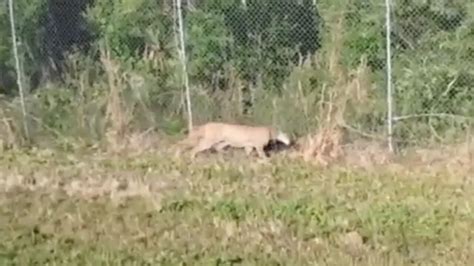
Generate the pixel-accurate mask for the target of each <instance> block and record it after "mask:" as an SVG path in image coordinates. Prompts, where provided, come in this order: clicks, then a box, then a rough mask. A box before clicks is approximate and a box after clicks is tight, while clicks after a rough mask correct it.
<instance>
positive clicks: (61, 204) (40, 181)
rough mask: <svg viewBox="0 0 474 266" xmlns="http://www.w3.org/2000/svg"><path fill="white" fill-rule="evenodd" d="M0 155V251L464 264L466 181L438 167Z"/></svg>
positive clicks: (168, 259) (93, 261) (119, 257)
mask: <svg viewBox="0 0 474 266" xmlns="http://www.w3.org/2000/svg"><path fill="white" fill-rule="evenodd" d="M206 157H207V158H206ZM216 158H217V159H216ZM239 158H240V157H239ZM0 160H1V162H0V188H1V193H0V222H1V224H2V226H0V264H2V265H32V264H38V265H48V264H50V265H102V264H103V265H122V264H123V265H157V264H162V265H183V263H185V264H186V265H196V264H197V265H233V264H239V263H240V264H242V265H315V264H319V265H351V263H356V264H357V265H407V264H418V265H468V262H469V261H471V259H472V255H471V254H474V253H473V252H474V247H473V245H472V236H473V235H474V232H473V231H474V214H473V213H472V210H471V208H472V204H473V203H474V194H472V191H474V190H473V185H472V184H470V183H469V182H465V181H462V180H459V181H458V182H453V180H456V177H454V176H446V175H443V174H441V173H438V174H435V173H428V172H427V171H417V172H412V171H391V170H389V169H386V170H384V169H378V170H377V171H368V170H357V171H356V170H350V169H347V168H344V167H334V168H328V169H320V168H317V167H315V166H310V165H308V164H305V163H302V162H301V161H297V160H289V159H285V158H283V157H279V158H274V159H272V160H270V162H271V163H270V164H260V163H258V162H252V161H250V160H248V159H245V158H244V157H241V158H240V159H239V161H236V162H229V158H227V157H225V158H224V157H221V156H219V155H216V154H211V155H208V156H206V155H203V156H201V158H199V162H197V163H192V162H191V161H190V160H188V159H186V158H185V157H182V158H180V159H172V158H170V157H167V156H166V155H163V154H158V153H157V154H152V153H150V154H143V155H141V156H138V157H131V156H126V155H123V156H106V155H98V154H83V155H78V154H76V155H72V154H60V153H57V152H54V151H50V152H45V151H36V152H29V153H25V152H7V153H3V154H2V158H1V159H0ZM425 172H426V173H425ZM463 180H464V179H463ZM350 232H356V235H357V236H360V237H361V238H362V242H363V244H361V246H360V247H358V249H355V248H356V247H351V245H353V246H354V245H358V244H357V242H349V243H352V244H349V246H348V245H347V244H344V242H345V240H346V239H347V236H348V235H349V233H350ZM353 249H355V250H356V252H353V251H351V250H353Z"/></svg>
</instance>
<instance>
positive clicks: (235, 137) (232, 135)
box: [178, 122, 290, 158]
mask: <svg viewBox="0 0 474 266" xmlns="http://www.w3.org/2000/svg"><path fill="white" fill-rule="evenodd" d="M271 140H277V141H280V142H282V143H284V144H286V145H290V138H289V137H288V135H287V134H285V133H283V132H282V131H280V130H278V129H276V128H273V127H266V126H247V125H238V124H228V123H219V122H209V123H206V124H203V125H201V126H198V127H195V128H194V129H193V130H192V131H191V132H190V133H189V134H188V137H187V138H186V139H184V140H182V141H181V142H180V143H178V144H179V145H183V144H187V145H190V146H193V149H192V151H191V158H195V157H196V154H198V153H199V152H202V151H205V150H208V149H211V148H214V149H216V151H218V152H220V151H222V150H223V149H224V148H225V147H227V146H231V147H235V148H244V149H245V152H246V154H247V155H250V153H251V152H252V150H253V149H255V150H256V151H257V154H258V156H259V157H261V158H266V155H265V152H264V150H263V148H264V147H265V145H267V144H268V143H269V142H270V141H271Z"/></svg>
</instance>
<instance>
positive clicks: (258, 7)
mask: <svg viewBox="0 0 474 266" xmlns="http://www.w3.org/2000/svg"><path fill="white" fill-rule="evenodd" d="M386 3H389V7H390V9H387V4H386ZM386 3H385V2H383V1H378V0H364V1H348V0H337V1H334V0H318V1H314V0H261V1H251V0H238V1H218V0H186V1H182V2H178V0H167V1H151V0H142V1H108V0H95V1H90V0H75V1H54V0H49V1H45V0H43V1H32V0H18V1H14V2H13V5H14V6H13V7H14V10H15V12H14V18H15V21H16V29H17V32H16V40H17V41H18V43H16V44H14V45H16V46H17V48H18V51H19V53H18V56H17V58H18V59H19V61H20V62H21V64H20V71H19V72H18V71H16V70H15V64H14V62H15V61H14V58H15V56H14V54H13V49H12V42H11V41H12V31H11V30H8V29H9V27H7V26H8V25H7V23H8V21H9V19H8V18H9V15H8V12H6V10H7V4H6V3H5V4H2V9H0V17H1V20H0V73H1V74H0V93H3V94H5V95H8V96H9V97H10V98H8V100H5V101H3V102H8V103H9V104H10V103H12V102H15V101H14V100H12V99H14V97H16V96H17V92H18V91H19V90H18V87H17V85H16V83H15V82H12V80H14V79H15V72H18V73H20V74H22V75H21V76H20V77H22V79H23V80H24V83H25V90H26V91H27V96H26V100H25V101H26V109H28V110H27V112H28V114H29V116H31V117H35V118H34V119H30V121H29V123H31V127H32V130H33V132H32V134H33V136H32V137H33V138H34V137H35V136H34V134H36V135H40V132H41V130H42V128H49V129H54V132H56V133H55V134H59V133H58V132H61V134H63V135H67V134H78V133H79V132H82V134H85V133H84V132H87V133H86V134H89V135H90V136H92V137H94V138H98V137H100V134H101V133H100V132H102V131H103V130H102V129H103V128H104V127H105V126H106V124H107V122H106V121H105V120H106V119H105V118H103V120H104V121H101V118H100V113H101V112H103V111H102V110H103V109H104V108H105V107H104V106H105V105H107V104H109V105H110V101H106V100H104V101H102V100H100V99H101V97H102V98H104V99H110V97H111V96H110V95H112V94H111V93H110V92H109V91H108V90H107V89H106V88H110V87H114V88H118V90H119V92H120V93H119V94H120V95H121V97H122V98H123V103H122V105H124V106H126V107H124V108H125V109H127V110H126V111H124V112H123V114H122V116H120V117H125V118H123V119H122V118H121V119H122V120H123V121H125V122H122V126H125V125H126V126H133V127H137V128H140V127H150V126H152V125H156V124H158V125H160V127H161V128H165V129H166V130H169V131H173V130H177V128H179V127H180V125H181V126H182V125H183V124H182V123H181V122H179V121H181V120H183V121H184V120H186V119H187V116H185V115H183V114H186V113H189V112H190V109H191V108H186V106H189V105H187V102H188V101H187V99H188V98H187V97H185V95H186V94H185V93H184V92H185V90H186V89H188V90H189V93H190V96H189V101H190V102H191V103H192V104H191V106H190V107H192V115H193V120H194V121H195V123H200V122H204V121H207V120H211V119H213V120H214V119H220V120H226V121H231V120H233V121H253V122H255V123H266V124H276V125H278V126H280V127H283V128H285V129H286V130H287V131H289V132H292V133H294V134H295V135H302V134H305V133H308V132H311V131H315V130H318V128H321V126H322V125H323V124H325V123H326V124H327V123H328V121H330V122H334V123H338V124H343V125H344V126H345V127H346V128H348V129H351V130H352V131H354V132H359V133H361V134H362V135H364V136H381V137H382V138H383V139H384V141H387V140H389V139H387V131H388V132H392V131H393V136H392V137H393V141H394V142H395V144H396V145H397V146H398V147H403V146H406V145H414V144H415V145H421V144H430V143H438V142H440V141H443V142H445V141H456V140H462V139H463V138H464V139H465V138H466V136H467V135H469V134H470V130H471V129H472V122H473V117H474V99H473V98H474V89H473V87H474V67H473V64H474V31H473V29H474V4H472V3H471V1H468V0H458V1H442V0H439V1H408V0H391V1H386ZM387 19H389V20H387ZM180 22H181V23H180ZM387 29H388V31H387ZM387 32H388V33H389V34H387ZM387 44H390V45H389V46H387ZM183 48H184V49H183ZM387 48H389V50H387ZM387 54H389V55H390V57H389V58H388V57H387ZM105 55H107V56H105ZM388 59H391V61H390V60H388ZM390 62H392V64H393V66H392V65H391V64H390ZM105 63H108V64H107V65H108V66H110V67H109V68H105V67H104V65H105ZM387 63H389V64H387ZM183 66H185V67H183ZM186 80H188V81H186ZM137 81H139V82H137ZM390 87H392V93H390V91H387V88H390ZM33 95H40V96H37V97H33ZM11 97H13V98H11ZM390 103H392V105H393V106H390V105H391V104H390ZM9 106H11V104H10V105H9ZM392 107H393V108H392ZM105 109H107V110H112V109H113V108H111V107H110V106H107V108H105ZM116 109H117V108H116ZM116 109H113V110H116ZM12 110H13V109H12ZM387 113H388V114H389V115H387ZM11 116H14V111H12V113H11ZM115 117H117V116H115ZM114 119H115V120H117V119H118V118H114ZM122 120H121V121H122ZM38 121H41V125H40V124H39V122H38ZM90 121H94V122H90ZM109 122H110V121H109ZM390 122H392V123H393V129H391V130H387V126H390V125H391V123H390ZM180 123H181V124H180ZM78 127H79V128H78ZM35 128H36V131H35ZM91 132H92V133H91Z"/></svg>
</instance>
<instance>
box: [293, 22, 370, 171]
mask: <svg viewBox="0 0 474 266" xmlns="http://www.w3.org/2000/svg"><path fill="white" fill-rule="evenodd" d="M343 25H344V19H343V15H342V14H339V15H338V16H337V17H336V20H335V22H334V23H333V24H332V28H331V30H330V34H331V36H330V37H331V43H332V45H331V46H330V47H331V48H330V50H329V51H328V52H327V53H326V60H325V61H326V62H327V65H326V67H327V72H328V73H329V76H330V78H331V80H333V83H332V85H329V86H324V88H325V89H324V90H323V91H322V97H321V98H322V100H321V101H320V108H319V114H318V115H319V119H318V121H320V124H319V126H318V129H317V132H316V133H312V134H309V135H307V136H304V137H303V138H301V139H300V140H299V141H298V146H299V148H298V149H299V152H300V154H301V156H302V157H303V158H304V160H305V161H313V162H315V163H317V164H319V165H322V166H327V165H328V164H329V163H331V162H333V161H335V160H337V159H339V158H341V157H342V156H343V155H344V150H343V146H344V145H345V139H346V138H345V128H344V125H345V119H344V118H345V115H346V112H347V111H348V109H349V107H351V106H352V105H361V104H365V103H366V101H367V97H368V92H367V90H368V87H369V82H368V80H369V79H368V77H367V75H368V72H369V69H368V67H367V65H366V61H365V60H364V58H362V60H361V63H360V65H359V67H358V69H356V70H355V71H352V72H351V71H349V70H348V69H345V68H344V67H343V65H342V64H341V58H340V57H341V50H342V44H343V42H344V40H343V30H344V26H343ZM349 111H350V109H349Z"/></svg>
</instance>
